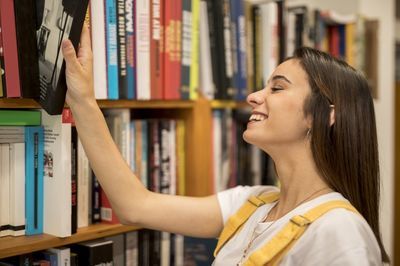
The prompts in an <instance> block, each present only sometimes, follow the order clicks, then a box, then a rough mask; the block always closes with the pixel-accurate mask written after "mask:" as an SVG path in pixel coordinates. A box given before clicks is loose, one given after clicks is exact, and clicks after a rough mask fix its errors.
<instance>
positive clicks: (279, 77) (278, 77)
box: [271, 75, 292, 84]
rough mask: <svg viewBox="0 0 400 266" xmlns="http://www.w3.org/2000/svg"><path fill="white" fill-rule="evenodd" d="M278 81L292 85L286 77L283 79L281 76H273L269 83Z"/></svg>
mask: <svg viewBox="0 0 400 266" xmlns="http://www.w3.org/2000/svg"><path fill="white" fill-rule="evenodd" d="M279 79H281V80H284V81H286V82H287V83H289V84H292V82H291V81H290V80H289V79H288V78H287V77H285V76H283V75H275V76H273V77H272V78H271V81H274V80H279Z"/></svg>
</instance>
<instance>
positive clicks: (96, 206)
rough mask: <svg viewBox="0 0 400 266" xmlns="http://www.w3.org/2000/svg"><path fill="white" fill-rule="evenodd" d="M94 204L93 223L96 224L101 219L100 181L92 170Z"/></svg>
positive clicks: (92, 209) (92, 210)
mask: <svg viewBox="0 0 400 266" xmlns="http://www.w3.org/2000/svg"><path fill="white" fill-rule="evenodd" d="M91 202H92V205H91V214H92V215H91V223H92V224H95V223H98V222H100V221H101V216H100V213H101V211H100V183H99V181H98V180H97V178H96V176H95V175H94V173H93V172H92V200H91Z"/></svg>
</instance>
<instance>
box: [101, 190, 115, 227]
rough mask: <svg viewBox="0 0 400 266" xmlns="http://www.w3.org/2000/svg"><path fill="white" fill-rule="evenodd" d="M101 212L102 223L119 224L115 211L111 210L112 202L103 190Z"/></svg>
mask: <svg viewBox="0 0 400 266" xmlns="http://www.w3.org/2000/svg"><path fill="white" fill-rule="evenodd" d="M100 210H101V221H102V222H106V223H109V224H118V223H119V220H118V217H117V215H116V214H115V212H114V210H113V209H112V208H111V204H110V201H109V200H108V198H107V195H106V193H105V192H104V190H103V189H100Z"/></svg>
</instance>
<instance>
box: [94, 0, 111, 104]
mask: <svg viewBox="0 0 400 266" xmlns="http://www.w3.org/2000/svg"><path fill="white" fill-rule="evenodd" d="M104 12H105V11H104V1H90V22H91V23H90V24H91V25H90V29H91V34H92V50H93V87H94V91H95V96H96V99H107V95H108V93H107V62H106V32H105V16H104Z"/></svg>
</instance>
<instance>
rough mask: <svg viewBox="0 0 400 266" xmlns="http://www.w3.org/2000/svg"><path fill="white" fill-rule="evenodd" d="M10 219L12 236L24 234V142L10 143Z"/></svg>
mask: <svg viewBox="0 0 400 266" xmlns="http://www.w3.org/2000/svg"><path fill="white" fill-rule="evenodd" d="M10 218H11V219H10V221H11V226H12V234H13V235H14V236H21V235H25V143H24V142H21V143H11V144H10Z"/></svg>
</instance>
